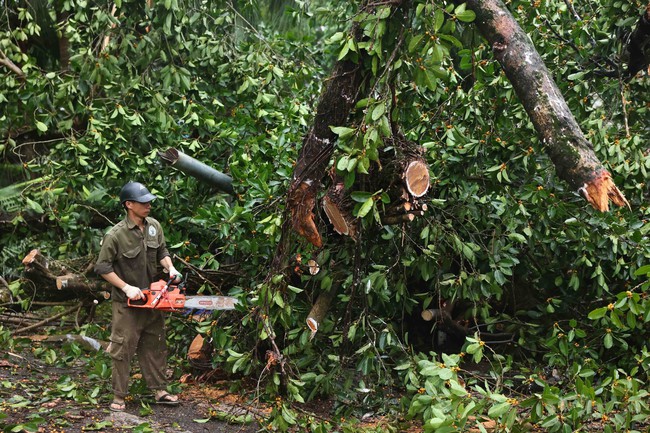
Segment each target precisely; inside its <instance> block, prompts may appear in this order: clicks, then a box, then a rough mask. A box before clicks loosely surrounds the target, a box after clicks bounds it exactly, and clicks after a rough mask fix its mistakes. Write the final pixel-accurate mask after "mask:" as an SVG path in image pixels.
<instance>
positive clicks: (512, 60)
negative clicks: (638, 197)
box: [467, 0, 629, 211]
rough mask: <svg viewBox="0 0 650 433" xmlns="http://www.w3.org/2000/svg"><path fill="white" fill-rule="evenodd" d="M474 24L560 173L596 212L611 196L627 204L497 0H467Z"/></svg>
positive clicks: (603, 208)
mask: <svg viewBox="0 0 650 433" xmlns="http://www.w3.org/2000/svg"><path fill="white" fill-rule="evenodd" d="M467 6H468V7H469V8H471V9H472V10H473V11H474V12H475V13H476V25H477V26H478V28H479V30H480V31H481V33H482V34H483V36H484V37H485V38H486V39H487V40H488V42H489V43H490V44H491V45H492V50H493V52H494V55H495V57H496V59H497V60H498V61H499V63H500V64H501V66H502V67H503V69H504V71H505V73H506V76H507V77H508V79H509V80H510V82H511V83H512V86H513V88H514V89H515V92H516V93H517V95H518V97H519V99H520V100H521V102H522V104H523V105H524V108H525V109H526V112H527V113H528V115H529V116H530V118H531V120H532V122H533V125H534V126H535V129H536V131H537V134H538V135H539V137H540V139H541V141H542V143H543V144H544V145H545V146H546V149H547V152H548V154H549V156H550V157H551V160H552V161H553V164H554V165H555V168H556V170H557V173H558V175H559V177H560V178H562V179H564V180H565V181H566V182H568V183H569V185H570V186H571V187H572V188H575V189H577V190H578V191H579V192H581V193H582V194H583V195H584V197H585V198H586V199H587V201H588V202H589V203H590V204H591V205H592V206H593V207H594V208H596V209H598V210H599V211H607V210H609V200H612V202H614V204H616V205H618V206H629V204H628V202H627V200H626V199H625V197H624V196H623V194H622V193H621V191H619V189H618V188H617V187H616V185H615V184H614V182H613V180H612V178H611V175H610V173H609V172H608V171H607V170H606V169H605V168H604V167H603V165H602V164H601V163H600V161H599V160H598V158H597V157H596V155H595V153H594V150H593V146H592V144H591V143H590V142H589V141H588V140H587V139H586V138H585V136H584V134H583V133H582V131H581V130H580V127H579V125H578V123H577V122H576V120H575V118H574V117H573V114H572V113H571V111H570V110H569V107H568V105H567V103H566V101H565V100H564V98H563V96H562V94H561V93H560V90H559V89H558V87H557V85H556V84H555V82H554V81H553V79H552V77H551V75H550V73H549V71H548V69H547V68H546V66H545V65H544V62H543V60H542V58H541V56H540V55H539V54H538V53H537V51H536V50H535V47H534V46H533V44H532V43H531V41H530V40H529V39H528V36H527V35H526V33H525V32H524V31H523V30H522V29H521V27H520V26H519V24H517V21H516V20H515V19H514V17H513V16H512V14H511V13H510V12H509V11H508V9H507V8H506V6H505V4H503V3H502V2H501V1H500V0H485V1H479V0H469V1H468V2H467Z"/></svg>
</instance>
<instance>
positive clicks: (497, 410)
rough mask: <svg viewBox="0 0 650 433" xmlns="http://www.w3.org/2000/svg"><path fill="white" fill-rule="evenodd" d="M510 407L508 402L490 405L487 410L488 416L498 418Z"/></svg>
mask: <svg viewBox="0 0 650 433" xmlns="http://www.w3.org/2000/svg"><path fill="white" fill-rule="evenodd" d="M510 407H511V405H510V403H508V402H503V403H497V404H495V405H494V406H492V407H491V408H490V410H488V416H489V417H490V418H493V419H494V418H498V417H500V416H501V415H503V414H504V413H506V412H508V410H509V409H510Z"/></svg>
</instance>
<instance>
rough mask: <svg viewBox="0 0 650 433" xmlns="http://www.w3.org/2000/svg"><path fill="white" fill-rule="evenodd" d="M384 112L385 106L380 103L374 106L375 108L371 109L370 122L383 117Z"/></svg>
mask: <svg viewBox="0 0 650 433" xmlns="http://www.w3.org/2000/svg"><path fill="white" fill-rule="evenodd" d="M385 112H386V104H384V103H383V102H382V103H380V104H377V105H375V108H373V110H372V120H373V121H376V120H377V119H379V118H380V117H381V116H383V115H384V113H385Z"/></svg>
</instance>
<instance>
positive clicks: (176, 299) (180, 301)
mask: <svg viewBox="0 0 650 433" xmlns="http://www.w3.org/2000/svg"><path fill="white" fill-rule="evenodd" d="M142 294H143V295H144V299H138V300H136V301H132V300H131V299H128V300H127V304H128V306H129V307H134V308H148V309H154V310H161V311H176V310H180V309H182V308H183V307H184V306H185V290H181V289H180V288H179V287H178V286H177V285H172V284H170V283H168V282H166V281H164V280H160V281H156V282H155V283H151V285H150V286H149V288H148V289H143V290H142Z"/></svg>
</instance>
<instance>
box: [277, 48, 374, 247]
mask: <svg viewBox="0 0 650 433" xmlns="http://www.w3.org/2000/svg"><path fill="white" fill-rule="evenodd" d="M361 80H362V71H361V67H360V66H359V65H357V64H355V63H353V62H351V61H347V60H344V61H340V62H338V63H337V64H336V66H335V67H334V71H333V72H332V75H331V77H330V79H329V80H328V83H327V84H326V85H325V89H324V91H323V93H322V94H321V97H320V100H319V103H318V108H317V109H316V116H315V119H314V125H313V126H312V128H311V129H310V131H309V132H308V133H307V136H306V137H305V139H304V141H303V146H302V149H301V150H300V154H299V156H298V160H297V161H296V168H295V169H294V175H293V181H292V183H291V185H290V187H289V191H288V193H287V204H288V208H289V210H290V211H291V222H292V227H293V229H294V230H295V231H296V233H298V234H299V235H300V236H302V237H304V238H305V239H307V240H308V241H309V242H310V243H311V244H313V245H314V246H316V247H319V248H320V247H321V246H322V245H323V241H322V238H321V235H320V233H319V231H318V227H316V223H315V222H314V212H313V209H314V206H315V205H316V195H317V193H318V191H319V190H320V186H321V179H322V178H323V177H324V176H325V173H326V169H327V163H328V162H329V160H330V158H331V157H332V154H333V153H334V143H335V142H336V134H334V132H332V130H331V129H330V126H342V125H345V123H346V121H347V119H348V116H349V114H350V111H351V110H352V107H354V104H356V102H357V99H358V92H359V86H360V85H361Z"/></svg>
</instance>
